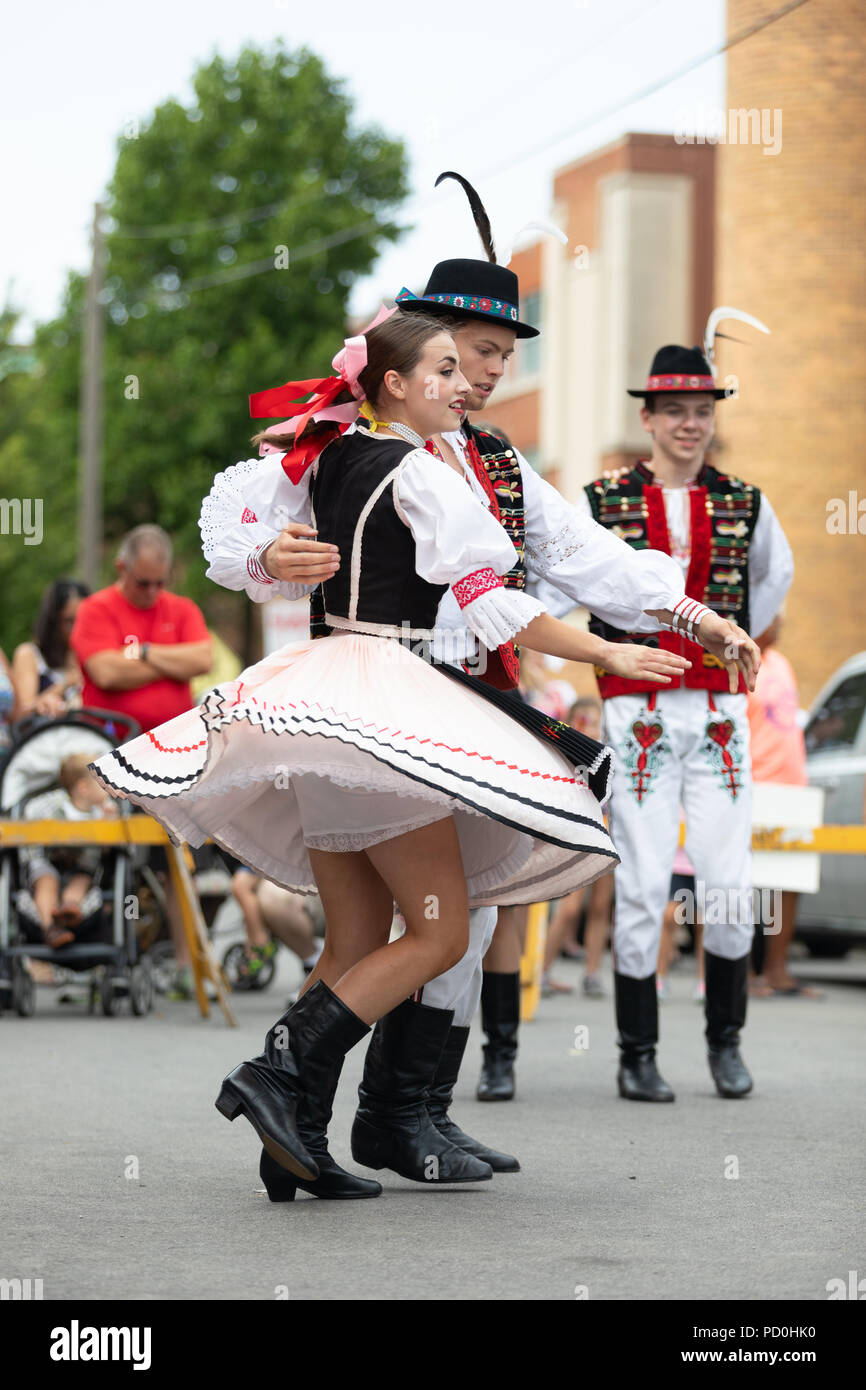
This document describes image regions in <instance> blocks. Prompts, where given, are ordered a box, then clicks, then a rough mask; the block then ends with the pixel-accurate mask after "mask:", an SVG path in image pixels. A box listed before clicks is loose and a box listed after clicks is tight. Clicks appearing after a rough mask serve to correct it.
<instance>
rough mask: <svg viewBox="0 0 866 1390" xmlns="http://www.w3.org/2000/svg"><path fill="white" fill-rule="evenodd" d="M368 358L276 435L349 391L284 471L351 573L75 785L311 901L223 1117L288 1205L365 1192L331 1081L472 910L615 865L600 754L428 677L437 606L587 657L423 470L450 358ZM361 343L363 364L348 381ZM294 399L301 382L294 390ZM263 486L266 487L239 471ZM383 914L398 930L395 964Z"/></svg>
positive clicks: (461, 491) (216, 524)
mask: <svg viewBox="0 0 866 1390" xmlns="http://www.w3.org/2000/svg"><path fill="white" fill-rule="evenodd" d="M365 337H366V341H363V340H352V344H351V345H350V346H353V352H352V353H351V354H346V355H344V356H343V357H342V359H337V362H338V363H339V365H340V367H341V369H342V376H341V378H340V379H330V380H329V381H328V382H327V383H325V382H322V383H319V386H320V387H321V390H320V392H319V395H318V396H317V398H316V401H314V402H312V403H310V404H309V406H308V407H307V406H305V407H298V408H297V409H296V411H295V413H296V414H300V413H301V411H302V410H304V411H306V417H311V416H312V414H313V411H314V410H315V408H316V403H317V402H320V403H321V402H325V403H330V402H333V401H335V400H337V399H338V395H339V388H340V387H342V386H344V385H348V386H350V387H353V388H355V389H356V390H357V394H358V396H361V395H363V396H364V397H365V398H366V402H367V406H368V407H369V413H368V415H367V418H366V419H365V420H364V421H363V422H360V423H359V424H357V426H355V427H354V428H352V429H350V430H349V431H348V432H347V433H345V434H344V435H342V437H340V438H337V439H334V440H332V441H331V442H330V443H328V444H327V445H326V447H324V448H323V449H322V451H321V452H320V453H318V454H316V450H315V448H308V447H305V442H304V443H299V444H298V445H297V446H296V448H295V450H293V451H292V452H291V453H290V454H287V455H286V456H285V457H284V458H283V459H282V460H281V461H280V460H279V459H278V460H277V466H278V467H280V468H281V469H282V471H283V474H284V476H285V475H288V477H289V478H290V479H291V481H292V483H293V499H294V504H295V505H294V508H293V514H291V515H288V514H286V513H285V512H284V514H283V522H282V524H283V526H286V525H287V524H288V523H294V522H303V521H305V520H307V519H308V518H309V519H310V521H311V523H312V526H313V527H314V528H317V529H318V533H319V536H320V537H321V539H322V541H326V542H329V543H333V544H334V545H335V546H337V547H338V549H339V551H340V554H341V555H342V556H344V557H345V559H344V561H343V562H342V563H341V564H340V565H339V566H338V567H337V568H336V569H335V570H334V572H333V574H332V576H331V577H330V578H328V579H326V580H325V582H324V585H323V590H324V600H325V608H324V613H323V615H322V623H323V630H324V631H325V632H326V633H327V635H324V636H322V637H320V638H317V639H316V640H314V641H309V642H302V643H295V644H290V645H288V646H286V647H283V648H282V649H281V650H279V651H278V652H275V653H274V654H272V655H271V656H269V657H266V658H265V659H264V660H263V661H261V662H258V663H257V664H256V665H254V666H252V667H250V668H249V669H248V670H246V671H244V672H242V674H241V676H240V677H239V678H238V679H237V680H236V681H230V682H227V683H226V684H224V685H222V686H219V687H217V688H216V689H215V690H214V691H212V692H211V693H210V694H209V695H208V696H207V697H206V698H205V700H204V701H203V702H202V704H201V705H200V706H199V707H197V708H196V709H193V710H190V711H187V712H185V713H184V714H182V715H180V716H178V717H177V718H176V719H173V720H170V721H169V722H168V723H167V724H164V725H161V726H160V727H159V728H158V729H156V730H152V731H151V732H150V733H149V734H147V735H143V736H142V737H140V738H138V739H135V740H133V741H132V742H130V743H128V744H126V745H124V746H123V747H122V748H120V749H116V750H114V751H113V752H112V753H109V754H107V755H106V756H105V757H102V758H100V759H99V760H98V762H97V763H96V764H95V765H94V766H95V770H96V772H97V775H98V776H99V778H100V780H101V781H102V782H103V784H104V785H105V786H106V787H107V788H108V789H109V790H111V791H113V792H114V794H119V795H121V796H125V797H128V798H129V799H131V800H133V801H134V802H136V803H137V804H138V805H140V806H141V807H142V808H143V809H144V810H146V811H147V812H148V814H151V815H154V816H155V817H156V818H157V819H158V820H160V821H161V822H162V824H163V825H164V826H165V827H166V828H167V830H168V831H169V833H170V834H171V835H172V836H173V837H174V838H175V839H186V840H188V841H189V842H190V843H191V844H193V845H197V844H201V843H202V842H203V840H204V839H205V837H206V836H207V835H212V836H213V838H214V839H215V840H216V841H217V843H219V844H221V845H222V846H223V847H224V848H225V849H227V850H228V851H229V852H231V853H234V854H235V855H237V856H238V857H239V858H241V859H242V860H243V861H244V862H245V863H246V864H248V865H249V866H250V867H251V868H254V869H256V870H257V871H258V872H260V873H263V874H265V875H266V876H268V877H270V878H272V879H273V880H274V881H276V882H278V883H281V884H282V885H283V886H285V887H287V888H293V889H296V890H298V891H301V892H313V891H318V892H319V894H320V896H321V899H322V903H323V906H324V909H325V913H326V917H327V923H328V931H327V937H326V943H325V949H324V951H323V953H322V956H321V958H320V960H319V963H318V965H317V966H316V969H315V970H314V971H313V973H312V974H311V976H310V981H311V982H312V983H311V984H310V986H309V987H308V988H307V989H306V990H305V991H304V992H303V993H302V994H301V997H300V998H299V1000H298V1002H297V1003H296V1004H295V1005H294V1006H293V1007H292V1008H291V1009H290V1010H289V1011H288V1012H287V1013H286V1014H285V1015H283V1017H282V1018H281V1019H279V1020H278V1021H277V1023H276V1024H275V1025H274V1027H273V1028H272V1029H271V1030H270V1032H269V1033H268V1035H267V1037H266V1039H265V1049H264V1052H263V1053H262V1054H261V1055H260V1056H258V1057H256V1058H253V1059H252V1060H250V1061H247V1062H243V1063H241V1064H240V1065H239V1066H238V1067H236V1068H235V1069H234V1071H232V1072H231V1073H230V1075H229V1076H228V1077H226V1079H225V1081H224V1082H223V1086H222V1089H221V1091H220V1094H219V1096H218V1098H217V1108H218V1109H219V1110H220V1111H221V1113H222V1114H224V1115H225V1116H226V1117H227V1118H228V1119H232V1120H233V1119H235V1118H236V1117H237V1116H238V1115H244V1116H245V1117H246V1118H247V1119H248V1120H249V1121H250V1123H251V1124H252V1126H253V1128H254V1129H255V1130H256V1132H257V1133H258V1134H259V1136H260V1137H261V1139H262V1142H263V1144H264V1146H265V1149H266V1150H267V1153H268V1154H269V1155H270V1159H271V1160H272V1161H273V1162H274V1164H275V1165H276V1166H278V1167H281V1168H282V1169H284V1170H285V1172H284V1175H283V1176H284V1179H285V1182H286V1184H287V1185H288V1186H290V1187H291V1191H292V1195H293V1192H294V1188H295V1187H296V1186H297V1185H301V1186H302V1187H304V1188H305V1190H308V1191H312V1192H314V1193H315V1194H316V1195H319V1196H332V1197H333V1196H342V1197H345V1196H361V1195H363V1196H368V1195H369V1196H373V1195H377V1193H378V1191H379V1190H380V1189H379V1187H378V1184H371V1183H368V1182H364V1181H363V1180H359V1179H357V1178H353V1177H352V1176H351V1175H348V1174H345V1173H343V1172H342V1170H341V1169H339V1168H337V1166H336V1165H335V1164H334V1161H333V1159H331V1158H330V1155H329V1154H328V1151H327V1140H326V1137H325V1129H326V1125H327V1120H328V1118H329V1116H330V1110H331V1105H332V1102H333V1097H334V1093H335V1090H336V1085H337V1079H338V1077H339V1073H340V1069H341V1067H342V1064H343V1059H344V1056H345V1054H346V1052H347V1051H348V1050H349V1048H351V1047H353V1046H354V1045H355V1044H356V1043H357V1042H359V1041H360V1039H361V1038H362V1037H364V1036H365V1035H366V1034H367V1033H368V1031H369V1028H370V1025H371V1024H372V1023H374V1022H375V1021H376V1020H377V1019H378V1018H379V1017H381V1015H382V1014H384V1013H386V1012H387V1011H388V1010H390V1009H392V1008H394V1007H395V1006H396V1005H397V1004H398V1003H400V1002H401V1001H402V1000H404V999H406V998H408V996H409V995H410V994H412V992H413V991H414V990H416V989H418V988H420V987H421V986H422V985H423V984H424V983H425V982H426V981H427V980H429V979H431V978H432V977H434V976H436V975H437V974H440V973H442V972H443V971H444V970H447V969H449V968H450V967H451V966H452V965H454V964H455V963H456V962H457V961H458V960H460V959H461V957H462V956H463V954H464V953H465V950H466V947H467V942H468V930H469V928H468V909H469V906H470V905H473V906H474V905H482V904H487V903H490V904H505V905H507V904H522V903H528V902H532V901H535V899H536V898H538V897H539V895H540V894H541V895H542V896H547V895H548V894H556V895H563V894H564V893H566V892H570V891H571V890H572V889H573V888H576V887H578V886H580V885H581V884H582V883H589V882H592V881H593V880H594V879H596V878H597V877H599V876H600V875H601V874H604V873H608V872H609V871H610V869H611V868H612V867H613V865H614V864H615V863H616V862H617V856H616V851H615V850H614V847H613V845H612V843H611V840H610V837H609V835H608V833H607V830H606V829H605V826H604V822H603V817H602V812H601V805H600V801H601V799H603V798H604V797H605V796H606V793H607V783H608V773H609V756H610V755H609V750H607V749H605V748H603V747H602V746H601V745H599V744H597V743H595V742H593V741H592V740H590V739H586V738H583V737H582V736H581V735H579V734H576V733H573V732H572V731H570V730H568V729H567V728H566V727H565V726H563V725H558V724H555V723H554V722H553V721H551V720H549V719H547V718H546V716H544V715H542V714H541V713H539V712H538V711H535V710H529V709H528V708H527V707H526V706H521V705H519V704H517V703H516V702H514V701H511V700H510V699H508V697H507V696H504V695H502V694H500V693H499V692H497V691H494V690H492V689H488V688H486V687H484V686H482V685H481V684H480V683H479V682H478V681H477V680H475V679H473V678H471V677H469V676H467V675H466V674H465V673H464V672H463V671H461V670H459V669H454V668H450V667H443V666H438V665H436V664H434V663H433V661H432V660H431V659H429V657H430V648H429V643H430V642H431V640H432V638H433V636H434V633H433V628H434V624H435V620H436V612H437V608H438V605H439V601H440V599H441V597H442V595H443V594H444V593H445V592H446V590H447V589H448V588H449V586H450V588H451V589H452V591H453V592H454V594H455V596H456V598H457V601H458V603H459V604H460V605H461V607H462V608H463V610H464V613H465V616H466V620H467V622H468V623H469V624H470V625H471V626H472V628H473V631H475V632H476V633H477V634H478V636H479V637H480V639H481V641H482V642H483V643H484V645H485V647H486V649H487V650H496V649H497V648H498V647H499V646H500V645H502V644H505V643H509V642H511V641H512V640H513V639H516V640H518V641H519V642H520V643H521V644H523V645H525V646H528V647H531V648H533V649H535V650H541V651H546V652H548V653H550V654H551V655H554V656H562V657H564V658H565V659H572V660H581V659H585V657H586V655H587V643H588V642H589V643H591V641H592V639H590V638H589V637H588V634H585V633H580V632H578V631H575V630H573V629H572V628H570V627H567V626H566V625H565V624H563V623H560V622H558V621H557V620H555V619H553V618H551V617H550V616H549V614H547V613H546V612H545V611H544V609H543V606H542V605H541V603H539V602H538V601H537V600H534V599H530V598H529V597H527V595H526V594H524V593H522V592H520V591H517V590H507V589H505V588H504V587H503V584H502V578H501V577H502V575H504V574H506V573H507V572H508V571H509V569H510V568H511V567H512V566H513V565H514V563H515V559H516V553H515V550H514V547H513V545H512V543H511V541H510V540H509V538H508V536H507V534H506V533H505V531H504V530H503V528H502V527H501V526H500V524H499V522H498V521H496V519H495V518H494V517H493V515H492V514H491V513H490V512H489V511H488V510H487V509H486V508H485V506H484V504H483V503H482V502H481V501H480V500H479V499H478V498H477V497H476V495H475V494H474V492H473V491H472V490H471V489H470V488H469V487H467V486H466V484H465V481H463V480H462V479H461V478H460V477H459V476H458V475H457V473H456V472H455V470H454V469H452V468H451V467H450V466H449V465H448V464H447V463H446V462H445V460H444V459H443V458H442V457H441V456H440V457H437V456H435V455H434V454H432V453H431V452H429V451H428V450H427V449H426V448H425V441H426V440H427V439H429V438H430V437H431V436H432V435H434V434H436V433H438V432H440V431H443V430H447V429H448V428H449V427H450V426H451V425H453V423H454V421H456V420H458V419H459V418H460V417H461V413H462V411H463V407H464V401H465V397H466V394H467V392H468V389H469V388H468V383H467V382H466V380H465V378H464V377H463V376H462V375H461V374H460V371H459V362H458V357H457V350H456V347H455V344H454V340H453V338H452V337H451V336H450V335H449V334H448V333H446V332H444V331H443V330H442V328H441V326H440V325H439V324H438V323H437V322H436V321H435V320H428V319H426V318H424V317H423V316H422V315H420V314H419V315H414V316H412V317H411V318H408V317H405V316H402V315H395V316H393V317H392V318H390V319H388V320H387V321H386V322H384V323H380V324H379V325H378V326H377V327H375V328H373V329H371V330H370V331H369V332H368V333H367V334H366V335H365ZM359 342H360V343H361V346H362V348H364V349H365V363H366V364H365V365H364V363H363V362H362V363H361V364H360V368H359V369H358V370H355V371H353V370H351V369H350V367H349V366H348V365H347V358H348V357H349V356H351V358H352V359H354V358H355V356H356V354H357V344H358V343H359ZM313 385H314V384H313V383H298V389H299V393H301V392H303V393H308V392H309V391H310V390H311V389H313ZM260 413H261V412H260ZM305 423H306V418H305V419H304V420H302V421H301V425H300V428H299V431H298V436H299V438H300V436H301V435H302V433H303V426H304V424H305ZM311 465H312V466H311ZM257 466H261V467H262V468H263V469H265V468H266V465H259V464H258V461H250V462H249V463H248V464H241V465H238V466H237V469H238V471H239V472H240V473H241V474H242V475H246V474H248V473H249V472H251V471H252V470H253V469H254V468H255V467H257ZM232 472H233V470H229V474H231V473H232ZM232 492H233V480H232V478H231V477H228V476H227V475H222V477H221V478H220V479H218V480H217V484H216V485H215V489H214V494H212V496H213V495H215V497H216V501H217V502H219V499H220V497H222V498H223V499H224V500H225V499H227V498H228V499H229V500H226V505H225V512H226V517H225V518H221V515H220V512H219V508H218V507H217V506H215V507H214V508H212V509H211V513H210V514H209V515H207V516H204V517H203V530H204V532H205V538H206V539H205V543H206V545H207V543H208V542H207V535H208V531H210V533H211V535H212V534H214V533H216V532H219V531H220V528H221V527H222V526H230V525H233V524H234V510H233V505H232V504H231V502H230V495H231V494H232ZM262 506H263V509H266V508H268V506H269V501H268V495H267V489H265V491H264V492H263V496H262ZM229 516H230V518H231V519H230V520H229V519H228V518H229ZM257 520H258V519H257V516H256V514H255V513H253V512H251V513H250V516H249V525H250V545H249V548H248V550H247V553H246V554H245V555H240V554H239V555H238V574H237V584H236V587H237V588H241V587H244V585H245V583H246V580H247V578H248V577H249V576H250V575H253V577H254V578H256V579H257V580H260V581H261V583H262V584H263V586H265V587H267V586H268V585H270V584H271V583H272V576H271V575H270V574H269V571H268V569H267V568H265V563H264V552H265V551H266V550H267V549H269V548H270V546H271V544H272V543H273V542H272V532H266V536H267V539H266V541H258V543H257V539H258V538H257V534H256V525H257ZM279 589H280V592H284V593H285V592H287V591H289V592H293V586H290V585H287V584H281V585H280V586H279ZM272 591H273V590H272ZM305 591H306V590H305V589H301V592H305ZM293 596H296V597H297V596H299V593H298V592H294V593H293ZM662 616H663V618H666V620H668V621H671V622H672V621H673V615H672V614H671V613H666V614H663V615H662ZM701 635H702V639H704V638H705V640H706V641H707V644H708V645H711V646H712V648H713V650H717V651H718V652H719V653H720V654H722V653H723V652H724V649H725V643H726V642H731V641H734V642H735V643H739V642H741V641H742V642H743V644H744V646H745V648H746V654H744V655H743V656H742V657H741V659H742V660H743V662H744V665H745V664H747V662H748V660H749V658H750V655H751V653H750V651H749V639H748V638H747V637H745V634H742V635H739V634H737V632H736V631H735V630H734V629H732V627H731V625H730V624H728V623H725V622H723V621H722V620H721V619H717V618H716V617H715V615H709V617H708V618H707V622H706V627H704V624H703V623H702V624H701ZM612 659H613V660H615V661H616V662H617V663H622V665H623V666H628V668H629V669H633V664H634V663H635V662H637V663H639V664H640V669H641V670H644V671H650V672H652V673H653V674H654V675H655V676H656V678H657V679H658V680H659V681H660V682H662V683H663V682H666V681H669V680H670V678H671V677H672V676H675V675H678V674H679V673H680V672H681V671H682V670H683V669H684V668H685V667H686V666H687V665H688V663H687V662H686V661H685V660H684V659H683V658H680V657H676V656H673V655H670V654H667V653H663V652H658V651H654V650H652V649H648V648H646V647H629V648H626V647H620V648H618V649H617V652H616V653H615V654H613V653H612ZM542 885H543V886H542ZM394 900H396V902H397V904H398V906H399V908H400V910H401V912H402V914H403V917H404V919H405V922H406V931H405V933H404V935H403V936H402V937H400V939H399V940H396V941H393V942H390V943H389V940H388V937H389V931H390V926H391V919H392V906H393V901H394ZM487 1176H490V1175H489V1174H488V1175H487ZM359 1186H360V1187H361V1188H362V1189H364V1190H362V1191H359V1190H358V1187H359Z"/></svg>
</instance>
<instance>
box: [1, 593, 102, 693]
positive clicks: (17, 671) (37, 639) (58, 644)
mask: <svg viewBox="0 0 866 1390" xmlns="http://www.w3.org/2000/svg"><path fill="white" fill-rule="evenodd" d="M89 592H90V590H89V589H88V588H87V585H86V584H81V583H79V581H78V580H77V579H57V580H55V581H54V583H53V584H50V585H49V586H48V588H47V589H46V590H45V592H44V594H43V595H42V602H41V604H40V607H39V615H38V617H37V619H36V623H35V625H34V629H33V641H32V642H22V643H21V644H20V645H19V646H17V647H16V648H15V651H14V653H13V657H12V670H13V673H14V676H15V685H16V688H17V690H18V713H17V717H18V718H19V719H22V718H23V717H24V715H25V714H34V713H35V714H45V715H52V716H56V715H61V714H64V713H65V712H66V710H67V709H69V708H70V707H71V706H72V705H74V704H75V703H76V700H78V702H79V703H80V700H79V696H80V693H81V686H82V678H81V671H80V669H79V666H78V662H77V661H76V659H75V653H74V652H73V650H72V648H71V647H70V645H69V634H70V633H71V631H72V625H73V623H74V622H75V614H76V613H77V612H78V605H79V604H80V603H81V600H82V599H83V598H86V597H87V595H88V594H89Z"/></svg>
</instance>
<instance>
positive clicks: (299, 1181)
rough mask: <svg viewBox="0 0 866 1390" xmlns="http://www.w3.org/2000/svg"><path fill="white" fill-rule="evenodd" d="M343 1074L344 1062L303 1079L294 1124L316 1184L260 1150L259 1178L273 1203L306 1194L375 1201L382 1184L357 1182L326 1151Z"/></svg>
mask: <svg viewBox="0 0 866 1390" xmlns="http://www.w3.org/2000/svg"><path fill="white" fill-rule="evenodd" d="M342 1070H343V1058H342V1057H341V1058H340V1059H339V1061H338V1062H337V1064H336V1066H332V1067H331V1068H330V1070H329V1071H328V1072H327V1073H325V1071H324V1069H322V1075H321V1076H316V1074H315V1069H314V1070H313V1071H307V1072H305V1075H304V1081H305V1083H308V1084H309V1085H310V1087H311V1089H310V1090H309V1091H307V1092H306V1093H305V1094H304V1096H303V1097H302V1099H301V1101H300V1104H299V1105H298V1110H297V1115H296V1124H297V1128H298V1134H299V1135H300V1137H301V1139H302V1140H303V1142H304V1147H305V1148H306V1150H307V1153H309V1154H312V1156H313V1158H314V1159H315V1160H316V1165H317V1167H318V1169H319V1176H318V1177H317V1178H316V1180H315V1182H307V1181H305V1179H304V1178H297V1177H295V1176H294V1174H293V1173H287V1172H286V1170H285V1168H281V1167H280V1165H279V1163H275V1162H274V1160H273V1159H272V1158H271V1156H270V1154H269V1153H268V1151H267V1149H262V1156H261V1159H260V1160H259V1177H260V1178H261V1180H262V1182H263V1183H264V1185H265V1187H266V1188H267V1193H268V1196H269V1197H270V1199H271V1201H272V1202H293V1201H294V1200H295V1192H296V1190H297V1188H300V1189H301V1191H302V1192H309V1194H310V1196H311V1197H322V1198H327V1199H329V1200H330V1201H342V1202H346V1201H351V1200H353V1199H356V1198H359V1197H378V1196H379V1195H380V1193H381V1191H382V1184H381V1183H378V1182H373V1181H372V1180H371V1179H370V1178H358V1177H355V1175H354V1173H347V1172H346V1170H345V1168H341V1167H340V1165H339V1163H337V1162H336V1160H335V1159H334V1158H333V1157H332V1156H331V1154H330V1152H329V1151H328V1137H327V1131H328V1124H329V1123H330V1119H331V1111H332V1109H333V1105H334V1096H335V1095H336V1093H337V1085H338V1082H339V1080H340V1072H341V1071H342Z"/></svg>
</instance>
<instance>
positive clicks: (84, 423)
mask: <svg viewBox="0 0 866 1390" xmlns="http://www.w3.org/2000/svg"><path fill="white" fill-rule="evenodd" d="M102 215H103V207H102V204H101V203H95V204H94V206H93V234H92V242H91V254H92V260H91V265H90V275H89V277H88V281H87V297H86V300H85V305H84V324H83V330H84V331H83V335H82V343H81V387H80V393H79V405H78V573H79V577H80V578H81V579H82V580H83V581H84V583H85V584H88V585H89V586H90V588H91V589H98V588H99V584H100V576H101V569H102V421H103V411H104V383H103V375H104V367H103V361H104V344H105V309H104V306H103V304H102V302H101V295H102V289H103V285H104V283H105V240H104V236H103V232H102Z"/></svg>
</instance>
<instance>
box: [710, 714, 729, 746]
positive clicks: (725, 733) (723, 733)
mask: <svg viewBox="0 0 866 1390" xmlns="http://www.w3.org/2000/svg"><path fill="white" fill-rule="evenodd" d="M733 732H734V721H733V720H732V719H726V720H725V721H724V723H718V724H708V725H707V733H708V734H709V736H710V738H711V739H712V740H713V743H717V744H718V745H719V747H720V748H725V747H726V746H727V744H728V743H730V741H731V734H732V733H733Z"/></svg>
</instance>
